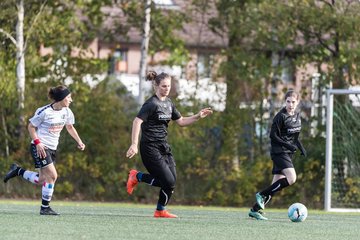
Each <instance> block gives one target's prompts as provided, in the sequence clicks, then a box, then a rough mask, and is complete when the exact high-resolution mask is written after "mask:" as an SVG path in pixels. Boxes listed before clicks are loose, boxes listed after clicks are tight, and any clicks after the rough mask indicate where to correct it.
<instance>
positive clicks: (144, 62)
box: [138, 0, 152, 106]
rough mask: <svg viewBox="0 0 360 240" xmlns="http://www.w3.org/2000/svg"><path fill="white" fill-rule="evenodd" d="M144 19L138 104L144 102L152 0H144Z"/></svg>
mask: <svg viewBox="0 0 360 240" xmlns="http://www.w3.org/2000/svg"><path fill="white" fill-rule="evenodd" d="M145 1H146V3H145V21H144V35H143V39H142V42H141V59H140V71H139V72H140V73H139V97H138V104H139V106H141V104H143V102H144V88H143V85H144V81H145V77H146V68H147V52H148V48H149V39H150V17H151V2H152V0H145Z"/></svg>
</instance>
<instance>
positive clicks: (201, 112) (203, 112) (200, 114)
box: [198, 107, 213, 118]
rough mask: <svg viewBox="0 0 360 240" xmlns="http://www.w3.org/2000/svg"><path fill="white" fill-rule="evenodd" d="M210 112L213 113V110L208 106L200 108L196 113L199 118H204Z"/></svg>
mask: <svg viewBox="0 0 360 240" xmlns="http://www.w3.org/2000/svg"><path fill="white" fill-rule="evenodd" d="M212 113H213V110H212V109H211V108H210V107H208V108H204V109H201V110H200V112H199V113H198V116H199V118H205V117H207V116H209V115H210V114H212Z"/></svg>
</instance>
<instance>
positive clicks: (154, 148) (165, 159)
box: [140, 142, 176, 188]
mask: <svg viewBox="0 0 360 240" xmlns="http://www.w3.org/2000/svg"><path fill="white" fill-rule="evenodd" d="M140 154H141V159H142V161H143V164H144V166H145V168H146V170H147V171H148V172H149V173H150V174H151V175H152V176H154V177H155V178H157V179H159V180H160V182H161V183H162V185H163V187H164V188H173V187H174V185H175V182H176V167H175V166H176V164H175V160H174V157H173V155H172V153H171V148H170V145H169V144H168V143H167V142H156V143H145V142H142V143H140Z"/></svg>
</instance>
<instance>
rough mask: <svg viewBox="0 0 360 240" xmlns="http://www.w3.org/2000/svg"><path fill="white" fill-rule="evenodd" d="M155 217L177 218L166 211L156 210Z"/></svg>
mask: <svg viewBox="0 0 360 240" xmlns="http://www.w3.org/2000/svg"><path fill="white" fill-rule="evenodd" d="M154 217H156V218H177V217H178V216H176V215H175V214H171V213H169V212H168V211H166V210H155V213H154Z"/></svg>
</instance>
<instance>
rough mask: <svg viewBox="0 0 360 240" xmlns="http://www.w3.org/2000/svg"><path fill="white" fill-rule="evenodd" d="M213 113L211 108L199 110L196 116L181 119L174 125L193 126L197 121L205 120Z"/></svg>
mask: <svg viewBox="0 0 360 240" xmlns="http://www.w3.org/2000/svg"><path fill="white" fill-rule="evenodd" d="M212 113H213V110H212V109H211V108H209V107H208V108H203V109H201V110H200V111H199V112H198V113H197V114H195V115H192V116H190V117H181V118H179V119H178V120H176V123H177V124H178V125H179V126H181V127H184V126H188V125H190V124H193V123H194V122H196V121H197V120H199V119H201V118H206V117H207V116H209V115H211V114H212Z"/></svg>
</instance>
